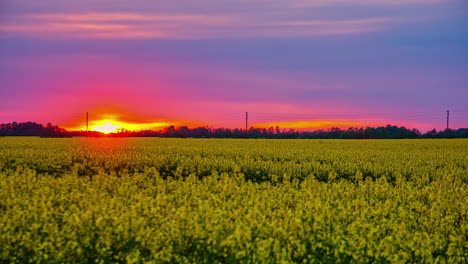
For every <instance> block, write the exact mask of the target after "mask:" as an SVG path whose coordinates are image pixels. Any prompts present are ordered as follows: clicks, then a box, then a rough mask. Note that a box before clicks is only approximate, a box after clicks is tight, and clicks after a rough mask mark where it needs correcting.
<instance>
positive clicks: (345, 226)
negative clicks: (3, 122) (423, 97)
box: [0, 137, 468, 263]
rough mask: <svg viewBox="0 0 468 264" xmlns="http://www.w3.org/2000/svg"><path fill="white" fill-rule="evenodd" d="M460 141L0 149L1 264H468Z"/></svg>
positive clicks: (51, 143) (465, 152) (129, 143)
mask: <svg viewBox="0 0 468 264" xmlns="http://www.w3.org/2000/svg"><path fill="white" fill-rule="evenodd" d="M467 185H468V140H466V139H454V140H443V139H440V140H429V139H427V140H426V139H421V140H266V139H256V140H254V139H250V140H249V139H154V138H153V139H151V138H114V139H110V138H101V139H92V138H89V139H85V138H72V139H40V138H12V137H6V138H0V245H1V246H0V262H11V263H28V262H31V263H64V262H65V263H94V262H96V263H109V262H112V263H114V262H120V263H125V262H128V263H142V262H145V263H217V262H218V263H239V262H241V263H314V262H316V263H323V262H326V263H363V262H379V263H406V262H416V263H434V262H438V263H463V262H464V263H466V262H467V260H468V221H467V212H468V195H467V192H468V186H467Z"/></svg>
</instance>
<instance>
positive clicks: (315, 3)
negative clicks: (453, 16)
mask: <svg viewBox="0 0 468 264" xmlns="http://www.w3.org/2000/svg"><path fill="white" fill-rule="evenodd" d="M451 1H452V0H293V1H291V5H292V6H294V7H297V8H305V7H322V6H337V5H352V6H396V5H400V6H401V5H432V4H439V3H446V2H451Z"/></svg>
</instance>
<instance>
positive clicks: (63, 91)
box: [0, 0, 468, 131]
mask: <svg viewBox="0 0 468 264" xmlns="http://www.w3.org/2000/svg"><path fill="white" fill-rule="evenodd" d="M0 96H1V98H2V99H3V100H2V102H3V103H2V104H0V123H3V122H10V121H28V120H32V121H38V122H49V121H50V122H53V123H55V124H59V125H62V126H65V127H67V128H75V127H78V126H80V125H79V124H81V122H82V116H83V113H84V112H87V111H89V112H90V113H91V114H92V115H93V116H94V117H95V119H96V122H98V121H99V120H104V119H112V120H118V121H121V122H123V123H128V124H131V123H135V124H136V123H138V124H142V125H146V126H147V127H150V126H152V125H156V124H172V123H174V124H188V125H200V124H203V125H204V124H206V125H212V126H217V127H218V126H219V127H242V126H243V124H244V123H243V122H244V121H243V116H244V113H245V112H246V111H248V112H249V114H250V117H251V119H250V122H251V124H252V125H257V126H270V125H280V126H281V127H291V128H298V129H313V128H319V127H330V126H335V125H336V126H348V125H357V126H361V125H362V126H366V125H384V124H387V123H392V124H396V125H405V126H408V127H411V128H413V127H414V128H419V129H421V130H422V131H426V130H429V129H432V128H436V129H444V128H445V115H446V110H447V109H450V111H451V127H453V128H460V127H468V2H467V1H465V0H405V1H404V0H315V1H313V0H310V1H305V0H288V1H273V0H249V1H247V0H236V1H231V0H229V1H227V0H198V1H193V0H179V1H158V0H151V1H150V0H132V1H130V0H128V1H124V0H81V1H62V0H41V1H38V0H2V1H1V2H0ZM96 124H97V123H96Z"/></svg>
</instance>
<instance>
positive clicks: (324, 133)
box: [0, 122, 468, 139]
mask: <svg viewBox="0 0 468 264" xmlns="http://www.w3.org/2000/svg"><path fill="white" fill-rule="evenodd" d="M0 136H39V137H85V136H88V137H169V138H273V139H274V138H277V139H295V138H296V139H300V138H303V139H314V138H315V139H403V138H468V129H467V128H462V129H457V130H453V129H446V130H443V131H437V130H435V129H434V130H431V131H429V132H427V133H424V134H423V133H421V132H420V131H419V130H417V129H408V128H406V127H402V126H401V127H398V126H392V125H387V126H382V127H351V128H348V129H340V128H330V129H319V130H315V131H298V130H294V129H282V128H279V127H270V128H253V127H252V128H250V129H249V130H247V131H246V130H244V129H237V128H235V129H230V128H211V127H197V128H189V127H186V126H181V127H175V126H169V127H166V128H164V129H161V130H157V131H156V130H145V131H128V130H125V129H119V130H117V131H116V132H114V133H110V134H104V133H101V132H97V131H89V132H86V131H67V130H65V129H63V128H60V127H58V126H55V125H52V124H51V123H48V124H47V125H45V126H44V125H42V124H38V123H35V122H25V123H17V122H13V123H8V124H0Z"/></svg>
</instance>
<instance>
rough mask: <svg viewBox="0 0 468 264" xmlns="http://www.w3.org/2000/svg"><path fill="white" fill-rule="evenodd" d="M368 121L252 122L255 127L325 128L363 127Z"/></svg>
mask: <svg viewBox="0 0 468 264" xmlns="http://www.w3.org/2000/svg"><path fill="white" fill-rule="evenodd" d="M368 125H369V123H368V122H355V121H348V120H296V121H279V122H268V123H257V124H254V125H253V127H255V128H269V127H276V126H278V127H280V128H290V129H299V130H301V129H303V130H312V129H314V130H315V129H327V128H332V127H337V128H348V127H364V126H368Z"/></svg>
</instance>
